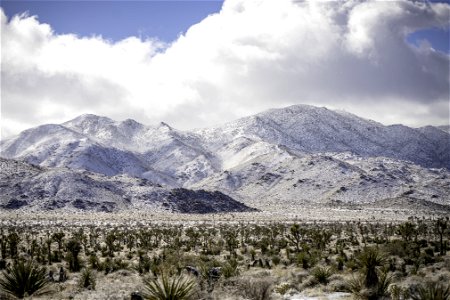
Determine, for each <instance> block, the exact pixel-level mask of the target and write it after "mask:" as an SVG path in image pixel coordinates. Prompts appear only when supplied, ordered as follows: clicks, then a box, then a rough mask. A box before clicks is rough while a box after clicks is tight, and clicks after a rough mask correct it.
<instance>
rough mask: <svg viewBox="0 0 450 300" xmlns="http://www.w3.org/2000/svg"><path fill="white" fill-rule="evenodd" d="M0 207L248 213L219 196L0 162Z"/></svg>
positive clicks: (134, 180) (136, 180)
mask: <svg viewBox="0 0 450 300" xmlns="http://www.w3.org/2000/svg"><path fill="white" fill-rule="evenodd" d="M0 167H1V172H0V195H1V197H0V207H1V208H2V209H22V210H31V211H42V210H64V211H76V210H91V211H104V212H111V211H119V210H121V211H123V210H129V209H133V210H147V211H154V212H158V211H167V210H169V211H173V212H183V213H215V212H241V211H253V210H254V209H252V208H249V207H247V206H245V205H244V204H242V203H240V202H237V201H235V200H233V199H232V198H231V197H228V196H226V195H224V194H222V193H221V192H218V191H214V192H210V191H203V190H200V191H193V190H187V189H171V188H169V187H164V186H162V185H160V184H154V183H152V182H150V181H148V180H147V179H140V178H132V177H129V176H125V175H117V176H111V177H108V176H104V175H99V174H95V173H91V172H87V171H74V170H70V169H67V168H46V167H39V166H33V165H30V164H28V163H25V162H21V161H16V160H10V159H3V158H1V159H0Z"/></svg>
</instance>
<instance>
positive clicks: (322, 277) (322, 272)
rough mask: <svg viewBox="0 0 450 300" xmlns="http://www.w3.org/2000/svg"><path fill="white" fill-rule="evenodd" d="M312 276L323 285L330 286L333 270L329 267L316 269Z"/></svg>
mask: <svg viewBox="0 0 450 300" xmlns="http://www.w3.org/2000/svg"><path fill="white" fill-rule="evenodd" d="M311 275H312V276H313V277H314V279H315V280H317V282H319V283H321V284H325V285H326V284H328V282H329V279H330V276H331V275H333V270H332V269H331V268H329V267H316V268H314V270H312V272H311Z"/></svg>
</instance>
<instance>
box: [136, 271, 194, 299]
mask: <svg viewBox="0 0 450 300" xmlns="http://www.w3.org/2000/svg"><path fill="white" fill-rule="evenodd" d="M144 288H145V291H144V293H143V296H144V298H145V299H149V300H166V299H177V300H185V299H192V297H193V294H194V291H195V289H194V288H195V281H193V280H191V279H187V278H183V277H182V276H178V277H172V278H169V277H168V276H167V275H164V274H163V275H162V276H161V277H160V279H159V280H158V279H157V278H144Z"/></svg>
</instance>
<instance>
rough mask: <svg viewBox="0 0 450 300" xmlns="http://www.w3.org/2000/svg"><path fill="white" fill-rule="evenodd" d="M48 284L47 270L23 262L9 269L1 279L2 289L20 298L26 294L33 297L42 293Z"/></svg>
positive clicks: (0, 285)
mask: <svg viewBox="0 0 450 300" xmlns="http://www.w3.org/2000/svg"><path fill="white" fill-rule="evenodd" d="M48 283H49V282H48V281H47V279H46V270H45V268H40V267H38V266H37V265H36V264H35V263H34V262H32V261H23V260H19V261H16V262H15V263H14V264H13V265H12V266H10V267H7V268H6V270H5V271H4V272H3V277H1V278H0V288H1V289H2V290H3V291H5V292H6V293H9V294H11V295H14V296H16V297H18V298H23V297H24V295H25V294H28V295H29V296H31V295H33V294H37V293H39V292H41V293H42V291H43V289H44V288H45V287H46V286H47V285H48Z"/></svg>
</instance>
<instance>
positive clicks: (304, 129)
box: [0, 105, 450, 210]
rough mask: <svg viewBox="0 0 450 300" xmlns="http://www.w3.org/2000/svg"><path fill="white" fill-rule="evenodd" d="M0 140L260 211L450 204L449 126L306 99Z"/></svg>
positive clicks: (16, 148)
mask: <svg viewBox="0 0 450 300" xmlns="http://www.w3.org/2000/svg"><path fill="white" fill-rule="evenodd" d="M0 147H1V148H0V156H1V157H4V158H7V159H14V160H22V161H24V162H27V163H31V164H33V165H36V166H40V167H44V168H46V170H52V169H55V170H58V172H62V171H61V170H65V171H64V172H68V173H70V172H73V171H71V170H75V171H76V172H74V174H80V171H89V172H92V173H96V174H98V175H95V174H94V175H92V176H100V177H102V178H108V177H105V176H109V177H110V178H116V177H120V176H122V175H123V176H125V177H126V178H133V177H134V178H138V179H136V180H140V179H139V178H141V179H145V180H147V181H148V182H151V183H152V184H154V185H158V184H159V185H161V187H162V188H164V189H171V188H193V189H207V190H210V191H214V190H218V191H221V192H223V193H225V194H227V195H230V196H232V197H234V198H235V199H238V200H240V201H242V202H244V203H246V204H248V205H250V206H252V207H257V208H259V209H263V210H264V209H268V210H279V209H286V208H288V207H292V205H293V206H295V205H299V204H302V203H303V204H305V203H311V202H314V203H323V204H330V203H368V202H376V201H380V200H386V199H393V198H398V197H403V198H408V199H422V200H424V201H432V202H435V203H439V204H442V205H450V200H449V197H448V195H450V179H449V178H450V173H449V170H450V133H449V132H448V131H446V130H445V129H443V128H438V127H433V126H427V127H422V128H410V127H406V126H403V125H391V126H384V125H382V124H380V123H377V122H374V121H371V120H366V119H363V118H360V117H357V116H355V115H352V114H349V113H347V112H343V111H333V110H329V109H326V108H319V107H314V106H308V105H296V106H291V107H287V108H283V109H273V110H269V111H266V112H263V113H260V114H257V115H254V116H250V117H245V118H242V119H239V120H236V121H233V122H229V123H227V124H224V125H222V126H217V127H214V128H205V129H197V130H192V131H180V130H177V129H175V128H172V127H171V126H169V125H168V124H165V123H160V124H158V125H155V126H147V125H143V124H140V123H138V122H136V121H134V120H130V119H128V120H125V121H122V122H118V121H114V120H111V119H109V118H106V117H99V116H95V115H82V116H80V117H77V118H75V119H73V120H71V121H68V122H66V123H63V124H49V125H42V126H39V127H36V128H32V129H29V130H26V131H24V132H22V133H21V134H19V135H18V136H16V137H13V138H10V139H7V140H4V141H1V142H0ZM46 172H47V173H48V172H50V171H46ZM68 173H67V174H68ZM90 174H91V173H90ZM73 176H75V175H73ZM76 176H79V175H76ZM65 178H70V176H66V177H65ZM102 180H106V179H102ZM130 180H131V179H130ZM67 182H71V180H68V181H67ZM73 182H76V180H75V179H73ZM33 184H34V185H39V184H43V183H42V182H36V183H33ZM80 189H81V188H80ZM105 197H106V196H105ZM108 197H109V196H108ZM101 198H102V197H101ZM117 201H118V203H119V204H117V205H118V206H117V207H121V205H122V204H120V203H121V202H120V201H119V200H117Z"/></svg>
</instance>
